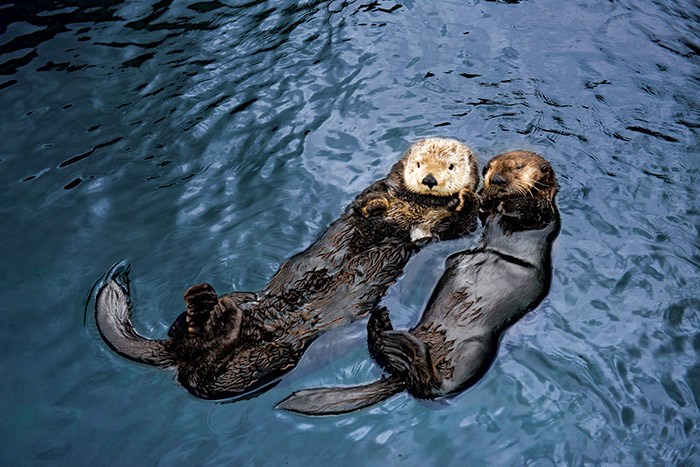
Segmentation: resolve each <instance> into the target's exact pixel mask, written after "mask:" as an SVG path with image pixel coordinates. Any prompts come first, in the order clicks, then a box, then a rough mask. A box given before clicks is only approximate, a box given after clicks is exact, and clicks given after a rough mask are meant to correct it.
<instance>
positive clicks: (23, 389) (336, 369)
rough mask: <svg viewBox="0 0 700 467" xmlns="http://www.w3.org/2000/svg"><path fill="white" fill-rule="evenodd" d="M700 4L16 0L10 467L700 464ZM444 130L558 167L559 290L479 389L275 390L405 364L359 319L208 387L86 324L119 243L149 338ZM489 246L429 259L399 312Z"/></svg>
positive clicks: (409, 320)
mask: <svg viewBox="0 0 700 467" xmlns="http://www.w3.org/2000/svg"><path fill="white" fill-rule="evenodd" d="M699 20H700V7H699V6H698V4H697V3H696V2H692V1H672V0H657V1H653V2H652V1H645V2H640V1H636V0H616V1H608V2H602V1H598V2H589V1H584V0H575V1H571V2H562V1H560V0H522V1H521V2H515V1H510V2H493V1H480V0H471V1H469V0H453V1H447V0H443V1H431V0H404V1H402V2H401V3H396V2H393V1H376V2H370V1H368V2H365V3H363V2H352V1H345V2H341V1H313V2H310V1H306V2H303V1H285V2H273V1H246V2H242V1H232V2H225V1H216V0H214V1H200V2H193V1H183V2H172V1H170V0H160V1H157V0H133V1H123V2H114V1H107V0H81V1H78V0H63V1H57V2H42V1H38V0H34V1H31V0H16V1H15V2H14V4H13V3H11V2H7V1H3V2H0V33H1V35H0V109H1V110H0V112H1V114H0V115H2V118H1V119H0V141H1V143H0V186H1V187H2V190H0V218H2V223H1V224H0V225H1V227H0V257H1V258H2V265H1V266H2V267H0V279H1V280H0V297H1V299H2V303H3V312H2V313H0V336H1V339H2V340H1V342H2V352H1V353H0V361H1V362H2V368H3V383H2V387H3V390H2V393H3V396H2V398H1V399H0V413H1V414H2V417H0V430H1V431H0V433H1V435H2V436H1V437H0V439H2V444H3V446H2V449H0V463H2V465H38V464H51V465H87V464H90V465H222V464H228V465H287V464H289V465H324V464H325V465H329V464H331V463H332V464H333V465H376V466H386V465H393V464H398V463H399V462H402V463H405V465H421V466H423V465H440V466H443V465H445V466H461V465H467V464H473V465H479V464H483V463H488V464H496V465H518V464H524V463H528V464H534V465H553V464H570V465H578V464H601V463H607V464H622V465H655V464H680V465H683V464H685V465H691V464H695V465H697V464H699V463H700V442H699V440H700V436H698V432H699V431H700V427H699V424H700V415H699V408H698V407H699V405H700V355H699V353H700V334H699V333H698V328H699V327H700V314H699V310H700V299H699V297H700V287H699V285H698V284H700V281H699V280H698V279H699V276H700V274H698V270H699V269H698V268H699V266H700V254H699V250H698V247H699V246H700V239H699V235H698V225H699V224H700V215H699V214H700V213H699V209H698V183H699V174H700V144H699V143H700V141H699V139H698V126H699V125H700V112H699V111H700V80H699V78H698V77H699V76H700V66H699V61H698V52H699V51H700V37H699V30H700V27H699V26H698V24H700V21H699ZM429 135H446V136H452V137H456V138H458V139H460V140H462V141H464V142H466V143H467V144H469V145H470V146H472V147H473V148H474V150H475V151H476V152H477V153H478V155H479V159H480V161H481V163H482V164H484V163H485V162H486V161H487V160H488V159H489V158H491V157H492V156H494V155H496V154H497V153H499V152H502V151H506V150H511V149H516V148H523V149H530V150H534V151H537V152H539V153H541V154H542V155H543V156H544V157H546V158H547V159H548V160H550V161H551V162H552V165H553V166H554V168H555V170H556V171H557V173H558V176H559V180H560V182H561V185H562V187H561V191H560V194H559V196H558V204H559V208H560V210H561V214H562V225H563V227H562V231H561V234H560V236H559V238H558V240H557V242H556V243H555V247H554V253H553V255H554V263H553V267H554V274H553V283H552V288H551V292H550V294H549V296H548V298H546V299H545V301H544V302H543V303H542V304H541V305H540V306H539V307H538V308H537V309H536V310H535V311H534V312H532V313H530V314H529V315H528V316H526V317H525V318H524V319H523V320H522V321H520V322H519V323H518V324H516V325H515V326H514V327H513V328H511V329H510V330H509V331H508V333H507V335H506V337H505V338H504V340H503V343H502V346H501V352H500V354H499V356H498V359H497V361H496V363H495V365H494V366H493V368H492V369H491V371H490V372H489V373H488V374H487V375H486V377H485V378H484V379H483V380H482V381H481V382H480V383H479V384H478V385H476V386H475V387H473V388H471V389H470V390H468V391H466V392H465V393H463V394H461V395H460V396H457V397H455V398H453V399H451V400H449V401H446V402H441V403H426V402H421V401H418V400H415V399H413V398H412V397H410V396H408V395H406V394H401V395H398V396H395V397H394V398H392V399H390V400H389V401H386V402H384V403H382V404H379V405H377V406H375V407H374V408H371V409H369V410H365V411H362V412H358V413H355V414H351V415H348V416H341V417H330V418H320V419H313V418H306V417H300V416H296V415H292V414H288V413H284V412H280V411H276V410H274V409H273V408H272V407H273V405H274V403H275V402H277V401H279V400H281V399H282V398H284V397H285V396H287V395H288V394H289V393H290V392H291V391H293V390H296V389H300V388H304V387H311V386H322V385H338V384H346V385H350V384H357V383H361V382H365V381H370V380H373V379H376V378H377V377H378V376H379V375H380V371H379V369H378V368H377V366H376V365H375V364H374V363H373V362H372V361H371V359H370V358H369V356H368V352H367V350H366V347H365V335H364V322H359V323H356V325H355V326H351V327H349V328H345V329H343V330H340V331H337V332H333V333H331V334H328V335H325V336H324V337H323V338H321V339H320V340H319V341H317V342H316V343H315V344H314V345H313V346H312V347H311V348H310V350H309V351H308V353H307V354H306V355H305V357H304V359H303V361H302V362H301V364H300V365H299V367H298V368H297V369H295V370H294V371H293V372H292V373H291V374H289V375H288V377H287V378H285V379H284V380H283V381H282V382H281V383H280V384H279V385H277V386H276V387H274V388H273V389H271V390H270V391H268V392H266V393H264V394H262V395H260V396H259V397H256V398H253V399H250V400H244V401H240V402H236V403H225V404H221V403H212V402H207V401H202V400H198V399H195V398H193V397H192V396H190V395H189V394H188V393H187V392H186V391H185V390H183V389H182V388H181V387H179V386H178V385H177V383H176V382H175V381H174V380H173V374H172V373H169V372H166V371H161V370H158V369H154V368H151V367H147V366H142V365H138V364H134V363H132V362H129V361H127V360H125V359H122V358H120V357H119V356H117V355H115V354H114V353H113V352H112V351H111V350H110V349H109V348H108V347H107V346H106V345H105V344H104V343H103V341H102V340H101V339H100V337H99V335H98V333H97V331H96V328H95V324H94V319H93V317H92V314H91V312H90V313H88V315H87V320H86V321H84V311H83V310H84V304H85V302H86V300H88V299H89V295H88V294H89V291H90V287H91V286H92V284H93V283H94V282H95V281H96V280H97V279H98V278H99V277H100V276H101V275H102V274H103V273H104V272H105V271H106V270H107V268H108V267H109V266H110V265H111V264H112V263H113V262H115V261H117V260H120V259H123V258H125V259H128V260H129V261H130V262H131V264H132V267H133V273H132V279H133V283H132V291H133V294H134V302H135V304H136V316H135V322H136V326H137V328H138V329H139V330H140V331H141V332H142V333H144V334H146V335H149V336H153V337H163V336H165V334H166V331H167V328H168V326H169V325H170V323H171V322H172V320H173V319H174V318H175V316H177V314H178V313H179V312H181V311H182V310H183V302H182V293H183V292H184V290H185V289H186V288H187V287H188V286H190V285H192V284H194V283H196V282H201V281H208V282H210V283H211V284H213V285H214V287H215V288H216V289H217V290H218V291H220V292H228V291H231V290H259V289H261V288H262V287H263V285H264V284H265V283H266V282H267V280H268V279H269V278H270V277H271V275H272V274H273V273H274V271H275V270H276V269H277V267H278V266H279V265H280V264H281V263H282V262H283V261H284V260H285V259H286V258H288V257H289V256H291V255H292V254H293V253H295V252H298V251H300V250H302V249H303V248H305V247H306V246H308V245H309V244H310V243H311V242H312V241H313V240H314V239H315V238H316V236H317V235H318V234H319V233H320V232H321V231H322V230H323V229H324V228H325V227H326V226H327V225H328V224H329V223H330V222H331V221H332V220H333V219H335V218H337V217H338V216H339V214H340V213H341V212H342V209H343V207H344V206H345V205H346V204H347V203H348V202H350V200H352V199H353V198H354V196H356V195H357V193H359V191H361V190H362V189H363V188H364V187H366V186H367V185H369V184H370V183H371V182H372V181H374V180H376V179H378V178H380V177H382V176H383V175H384V174H385V173H386V172H387V171H388V169H389V167H390V166H391V165H392V164H393V162H395V160H397V159H398V157H399V156H400V154H401V152H402V151H403V150H404V149H405V148H406V147H407V146H408V144H409V143H410V142H412V141H414V140H416V139H418V138H420V137H424V136H429ZM475 241H476V240H475V239H466V240H463V241H462V242H461V243H460V242H457V243H455V244H452V245H447V246H446V245H440V246H435V247H433V248H428V249H427V250H426V251H424V252H423V253H421V254H420V255H419V256H418V257H417V258H415V259H414V260H413V261H411V263H409V266H408V268H407V270H406V274H405V276H404V277H403V278H402V280H401V281H400V282H399V283H398V284H397V285H396V286H395V287H393V288H392V289H391V291H390V293H389V295H388V297H387V298H386V300H385V302H386V304H387V305H388V306H389V307H390V308H391V310H392V320H393V321H394V324H395V325H396V326H402V327H405V326H410V325H412V324H413V323H415V322H416V321H417V319H418V317H419V315H420V312H421V305H422V304H423V303H424V302H425V300H426V298H427V294H428V293H429V291H430V290H431V288H432V286H433V285H434V283H435V281H436V279H437V277H438V276H439V274H440V272H441V268H442V259H443V258H444V255H445V254H446V251H447V250H449V249H455V248H465V247H468V246H469V245H472V244H473V243H474V242H475ZM88 305H89V307H91V306H92V303H89V304H88Z"/></svg>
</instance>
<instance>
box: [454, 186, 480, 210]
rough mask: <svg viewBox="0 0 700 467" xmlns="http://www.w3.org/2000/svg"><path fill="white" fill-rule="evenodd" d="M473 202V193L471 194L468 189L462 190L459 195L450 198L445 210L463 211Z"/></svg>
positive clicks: (474, 199)
mask: <svg viewBox="0 0 700 467" xmlns="http://www.w3.org/2000/svg"><path fill="white" fill-rule="evenodd" d="M475 201H476V196H475V195H474V193H472V191H471V190H470V189H468V188H462V189H461V190H460V191H459V193H457V196H455V197H454V198H452V199H451V200H450V202H449V203H447V209H450V210H452V211H457V212H459V211H461V210H462V209H464V207H465V206H469V205H470V204H474V202H475Z"/></svg>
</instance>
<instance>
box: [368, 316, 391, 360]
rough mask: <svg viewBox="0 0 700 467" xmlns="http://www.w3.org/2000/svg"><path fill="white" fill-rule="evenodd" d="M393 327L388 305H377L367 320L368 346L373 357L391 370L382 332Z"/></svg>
mask: <svg viewBox="0 0 700 467" xmlns="http://www.w3.org/2000/svg"><path fill="white" fill-rule="evenodd" d="M393 329H394V327H393V326H392V325H391V320H390V319H389V310H388V309H387V307H385V306H375V307H374V308H373V309H372V312H371V314H370V316H369V320H368V321H367V347H368V349H369V354H370V355H371V356H372V358H374V360H375V361H376V362H377V363H378V364H379V366H380V367H382V368H384V369H385V370H389V369H390V368H391V365H390V364H389V362H388V361H387V359H386V358H385V356H384V349H383V345H382V333H383V332H384V331H392V330H393Z"/></svg>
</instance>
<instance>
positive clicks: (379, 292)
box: [95, 138, 479, 399]
mask: <svg viewBox="0 0 700 467" xmlns="http://www.w3.org/2000/svg"><path fill="white" fill-rule="evenodd" d="M478 183H479V172H478V169H477V167H476V159H475V157H474V155H473V154H472V152H471V150H470V149H469V148H468V147H466V146H465V145H463V144H461V143H459V142H457V141H455V140H452V139H444V138H431V139H426V140H422V141H419V142H418V143H416V144H414V145H412V146H411V147H410V148H409V150H408V151H407V153H406V154H405V155H404V157H403V158H402V159H401V160H400V161H399V162H398V163H396V164H395V165H394V166H393V168H392V170H391V172H390V174H389V175H388V176H387V177H386V178H384V179H382V180H379V181H378V182H376V183H374V184H373V185H372V186H370V187H369V188H368V189H366V190H365V191H364V192H362V193H361V194H360V195H359V196H358V197H357V198H356V199H355V201H354V202H353V203H351V204H350V205H349V206H348V207H347V208H346V210H345V212H344V213H343V215H342V216H341V217H340V218H339V219H338V220H336V221H335V222H333V223H332V224H331V225H330V226H329V227H328V228H327V229H326V231H325V232H324V233H323V234H322V235H321V236H320V237H319V238H318V239H317V240H316V241H315V242H314V243H313V244H312V245H311V246H310V247H309V248H307V249H306V250H305V251H303V252H301V253H299V254H297V255H295V256H293V257H291V258H290V259H288V260H287V261H286V262H285V263H284V264H282V266H281V267H280V269H279V270H278V271H277V273H276V274H275V275H274V277H273V278H272V279H271V280H270V282H269V283H268V284H267V286H266V287H265V289H264V290H262V291H261V292H258V293H246V292H234V293H231V294H229V295H225V296H222V297H218V296H217V294H216V292H215V291H214V289H213V288H212V287H211V286H210V285H208V284H199V285H196V286H194V287H191V288H190V289H188V290H187V292H186V293H185V303H186V305H187V309H186V311H185V312H184V313H182V314H181V315H180V316H179V317H178V318H177V319H176V320H175V322H174V323H173V325H172V326H171V328H170V330H169V331H168V339H165V340H150V339H147V338H144V337H142V336H141V335H139V334H138V333H137V332H136V331H135V330H134V328H133V326H132V324H131V306H130V303H129V293H128V282H127V281H126V276H125V274H120V273H119V272H118V271H116V270H114V271H111V272H110V273H108V279H107V281H106V283H105V285H103V286H102V287H101V289H100V290H99V292H98V294H97V299H96V304H95V314H96V320H97V326H98V329H99V331H100V334H101V335H102V337H103V339H104V340H105V341H106V342H107V344H108V345H109V346H110V347H111V348H112V349H114V350H115V351H116V352H117V353H119V354H121V355H122V356H124V357H126V358H129V359H131V360H135V361H137V362H141V363H146V364H150V365H155V366H160V367H170V368H174V369H175V370H176V371H177V374H178V380H179V381H180V383H181V384H182V385H183V386H184V387H185V388H186V389H187V390H188V391H189V392H190V393H192V394H193V395H195V396H197V397H201V398H204V399H222V398H229V397H234V396H240V395H244V394H250V393H251V392H254V391H258V390H262V389H264V388H265V387H266V386H268V385H270V384H271V383H273V382H274V381H275V380H276V379H278V377H280V376H281V375H283V374H284V373H285V372H288V371H289V370H291V369H292V368H293V367H294V366H295V365H296V364H297V362H298V361H299V359H300V358H301V356H302V353H303V352H304V350H305V349H306V348H307V347H308V346H309V344H311V342H312V341H313V340H314V339H315V338H316V337H318V336H319V335H320V334H322V333H323V332H326V331H328V330H330V329H332V328H335V327H338V326H341V325H344V324H347V323H350V322H351V321H353V320H356V319H358V318H360V317H362V316H366V315H367V314H368V313H369V312H370V311H371V310H372V309H373V307H374V306H375V305H376V304H377V303H378V301H379V300H380V299H381V297H382V296H383V295H384V293H385V292H386V290H387V288H388V287H389V286H390V285H391V284H392V283H393V282H394V281H395V280H396V278H397V277H398V276H399V275H400V274H401V273H402V271H403V268H404V266H405V264H406V262H407V261H408V260H409V258H410V257H411V255H412V254H413V253H414V252H415V251H417V249H418V246H419V245H420V244H422V243H424V242H425V241H426V240H427V239H449V238H456V237H459V236H462V235H465V234H467V233H469V232H471V231H473V230H474V228H475V225H476V217H477V212H478V199H477V198H476V195H475V194H474V193H475V191H476V188H477V186H478Z"/></svg>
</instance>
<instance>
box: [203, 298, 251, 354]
mask: <svg viewBox="0 0 700 467" xmlns="http://www.w3.org/2000/svg"><path fill="white" fill-rule="evenodd" d="M242 321H243V310H241V308H240V307H239V306H238V303H237V302H236V300H234V298H233V297H232V296H230V295H227V296H224V297H221V299H220V300H219V302H218V303H217V304H216V305H215V306H214V309H213V310H212V311H211V315H210V317H209V321H207V323H206V326H205V332H206V333H207V335H210V336H217V337H221V338H222V341H221V343H222V344H229V343H232V342H234V341H235V340H236V339H237V338H238V335H239V334H240V332H241V322H242Z"/></svg>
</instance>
